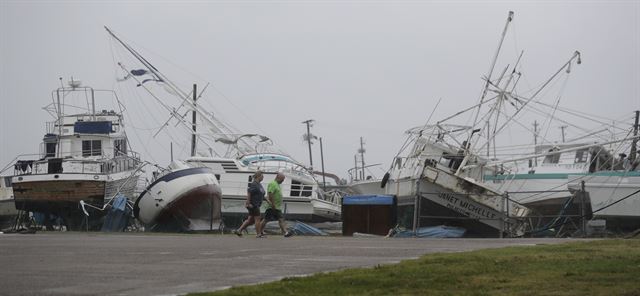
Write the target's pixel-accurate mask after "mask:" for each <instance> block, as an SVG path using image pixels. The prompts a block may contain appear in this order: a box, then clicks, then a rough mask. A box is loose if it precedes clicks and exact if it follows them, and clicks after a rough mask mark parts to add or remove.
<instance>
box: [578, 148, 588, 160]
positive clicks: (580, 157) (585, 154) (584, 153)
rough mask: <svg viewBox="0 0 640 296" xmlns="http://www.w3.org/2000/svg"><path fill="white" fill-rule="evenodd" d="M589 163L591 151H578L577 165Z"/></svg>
mask: <svg viewBox="0 0 640 296" xmlns="http://www.w3.org/2000/svg"><path fill="white" fill-rule="evenodd" d="M587 161H589V149H581V150H578V151H576V161H575V163H585V162H587Z"/></svg>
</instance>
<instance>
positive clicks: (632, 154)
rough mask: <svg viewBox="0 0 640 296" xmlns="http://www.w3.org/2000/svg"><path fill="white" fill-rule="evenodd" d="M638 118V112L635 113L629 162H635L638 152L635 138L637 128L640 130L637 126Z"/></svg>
mask: <svg viewBox="0 0 640 296" xmlns="http://www.w3.org/2000/svg"><path fill="white" fill-rule="evenodd" d="M638 117H640V111H636V123H635V124H634V125H633V137H634V138H633V141H632V142H631V152H630V153H629V161H631V162H633V161H635V160H636V154H637V151H638V147H637V145H638V138H636V137H637V136H638V128H640V126H639V125H638Z"/></svg>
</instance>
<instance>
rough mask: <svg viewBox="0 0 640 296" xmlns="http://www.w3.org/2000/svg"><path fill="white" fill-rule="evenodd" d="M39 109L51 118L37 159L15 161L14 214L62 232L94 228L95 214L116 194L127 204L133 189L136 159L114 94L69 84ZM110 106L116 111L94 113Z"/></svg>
mask: <svg viewBox="0 0 640 296" xmlns="http://www.w3.org/2000/svg"><path fill="white" fill-rule="evenodd" d="M52 98H53V101H54V103H52V104H50V105H48V106H47V107H45V110H47V111H48V112H49V113H50V114H51V115H53V116H54V117H55V120H54V121H52V122H48V123H47V125H46V126H47V130H46V133H45V135H44V138H43V141H42V144H41V146H40V154H39V158H38V159H19V160H18V161H17V162H16V163H15V165H14V176H13V178H12V183H13V192H14V196H15V206H16V208H17V209H18V210H20V211H26V212H37V213H42V214H44V215H45V217H47V218H46V219H45V225H46V226H47V227H48V228H49V227H50V226H51V225H48V224H50V222H49V221H50V220H51V219H50V218H51V217H57V218H59V219H61V220H62V223H63V224H64V225H65V226H66V227H67V229H68V230H85V229H87V228H90V229H96V228H99V227H100V224H101V217H102V216H103V215H102V213H101V212H100V211H97V210H95V209H93V208H92V209H88V211H89V213H90V215H89V217H87V216H86V215H85V214H84V212H83V209H82V206H81V202H82V203H87V204H91V205H94V206H95V207H97V208H100V207H102V206H103V205H104V204H105V203H106V202H109V201H110V200H111V199H112V198H113V197H114V196H115V195H116V194H122V195H124V196H125V197H126V198H128V199H130V200H132V199H133V198H134V195H135V191H136V188H137V185H138V178H139V170H138V165H139V164H140V158H139V157H138V155H137V153H135V152H133V151H130V149H129V144H128V143H129V142H128V140H127V135H126V133H125V129H124V120H123V116H122V112H123V107H122V105H121V104H120V102H119V100H118V97H117V95H116V94H115V92H113V91H110V90H97V89H94V88H92V87H88V86H82V85H81V83H80V81H77V80H75V81H74V80H72V81H71V82H69V86H68V87H60V88H58V89H56V90H54V91H53V92H52ZM97 100H99V102H100V103H102V104H104V105H105V106H106V104H107V103H113V102H116V107H117V109H118V111H114V110H107V109H97V106H98V105H97V104H98V102H96V101H97Z"/></svg>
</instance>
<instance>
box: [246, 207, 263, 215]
mask: <svg viewBox="0 0 640 296" xmlns="http://www.w3.org/2000/svg"><path fill="white" fill-rule="evenodd" d="M247 211H249V216H252V217H255V216H260V207H256V206H253V207H247Z"/></svg>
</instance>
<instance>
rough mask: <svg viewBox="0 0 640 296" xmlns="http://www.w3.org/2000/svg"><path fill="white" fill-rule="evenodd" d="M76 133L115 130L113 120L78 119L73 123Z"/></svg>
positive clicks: (104, 132)
mask: <svg viewBox="0 0 640 296" xmlns="http://www.w3.org/2000/svg"><path fill="white" fill-rule="evenodd" d="M73 132H74V133H76V134H108V133H111V132H113V130H112V127H111V121H76V123H75V124H73Z"/></svg>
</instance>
